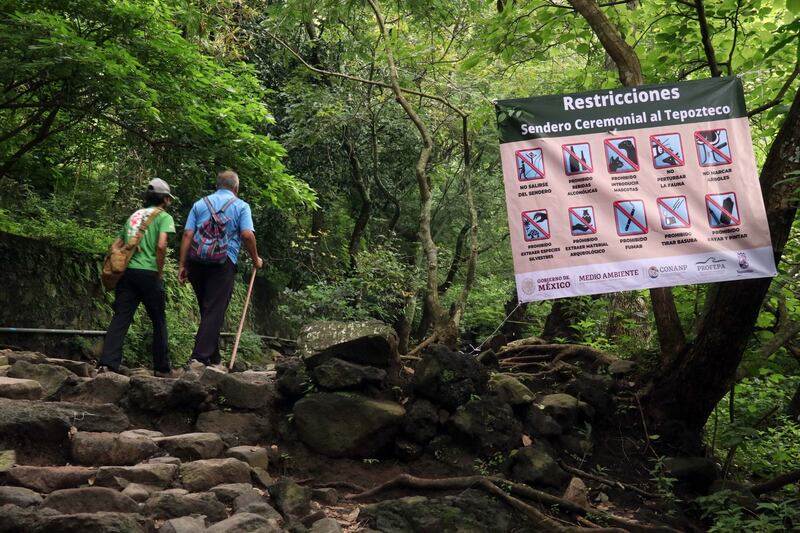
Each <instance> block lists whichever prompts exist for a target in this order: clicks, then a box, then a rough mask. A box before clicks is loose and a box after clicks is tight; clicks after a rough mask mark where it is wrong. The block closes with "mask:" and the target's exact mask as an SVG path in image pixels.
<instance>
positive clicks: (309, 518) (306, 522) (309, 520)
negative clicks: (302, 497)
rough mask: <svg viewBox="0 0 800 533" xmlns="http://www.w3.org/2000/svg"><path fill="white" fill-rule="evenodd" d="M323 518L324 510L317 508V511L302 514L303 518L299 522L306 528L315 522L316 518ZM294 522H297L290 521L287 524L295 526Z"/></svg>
mask: <svg viewBox="0 0 800 533" xmlns="http://www.w3.org/2000/svg"><path fill="white" fill-rule="evenodd" d="M323 518H325V512H324V511H322V510H319V511H314V512H312V513H310V514H307V515H305V516H304V517H303V518H302V519H301V520H300V524H301V525H302V526H304V527H306V528H309V527H311V525H312V524H313V523H314V522H316V521H318V520H322V519H323ZM296 524H297V522H296V521H292V522H291V523H290V524H289V525H290V528H291V527H292V526H295V525H296Z"/></svg>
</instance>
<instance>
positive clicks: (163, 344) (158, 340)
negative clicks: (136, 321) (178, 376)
mask: <svg viewBox="0 0 800 533" xmlns="http://www.w3.org/2000/svg"><path fill="white" fill-rule="evenodd" d="M140 303H143V304H144V308H145V310H146V311H147V315H148V316H149V317H150V320H151V321H152V322H153V369H154V370H156V371H158V372H169V369H170V365H169V356H168V354H167V313H166V298H165V294H164V284H163V283H162V281H161V280H160V279H158V273H157V272H155V271H152V270H140V269H135V268H129V269H128V270H126V271H125V274H124V275H123V276H122V278H121V279H120V280H119V283H117V288H116V297H115V298H114V318H112V319H111V324H110V325H109V326H108V331H107V332H106V340H105V342H104V343H103V356H102V357H101V358H100V365H101V366H107V367H108V368H110V369H112V370H114V371H117V370H119V365H120V364H121V363H122V344H123V342H124V341H125V334H126V333H128V327H130V325H131V322H132V321H133V314H134V313H135V312H136V308H137V307H139V304H140Z"/></svg>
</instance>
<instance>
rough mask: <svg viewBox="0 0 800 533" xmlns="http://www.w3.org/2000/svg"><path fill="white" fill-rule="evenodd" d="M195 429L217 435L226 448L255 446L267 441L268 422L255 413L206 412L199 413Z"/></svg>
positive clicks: (268, 435)
mask: <svg viewBox="0 0 800 533" xmlns="http://www.w3.org/2000/svg"><path fill="white" fill-rule="evenodd" d="M196 427H197V429H198V430H200V431H207V432H210V433H217V434H218V435H219V436H220V437H221V438H222V440H223V441H224V442H225V444H226V445H228V446H236V445H239V444H257V443H259V442H264V441H267V440H269V438H270V437H271V436H272V431H271V428H270V424H269V422H268V421H267V420H266V419H265V418H264V417H262V416H258V415H256V414H255V413H231V412H228V411H207V412H205V413H200V416H199V417H198V418H197V424H196Z"/></svg>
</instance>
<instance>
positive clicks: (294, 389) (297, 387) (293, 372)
mask: <svg viewBox="0 0 800 533" xmlns="http://www.w3.org/2000/svg"><path fill="white" fill-rule="evenodd" d="M275 369H276V370H277V372H278V377H277V379H276V380H275V385H276V386H277V388H278V392H279V393H280V394H281V396H283V397H284V398H286V399H287V400H290V401H295V400H297V399H299V398H302V397H303V395H304V394H305V393H306V391H308V389H309V388H310V386H311V378H310V377H309V375H308V372H307V371H306V365H305V363H303V361H302V360H300V359H297V358H292V359H287V360H285V361H282V362H280V363H278V364H277V365H275Z"/></svg>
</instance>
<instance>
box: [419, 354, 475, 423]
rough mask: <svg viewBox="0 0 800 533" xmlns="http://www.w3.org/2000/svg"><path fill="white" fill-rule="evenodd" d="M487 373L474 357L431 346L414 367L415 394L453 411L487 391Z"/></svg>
mask: <svg viewBox="0 0 800 533" xmlns="http://www.w3.org/2000/svg"><path fill="white" fill-rule="evenodd" d="M488 381H489V372H488V371H487V370H486V368H484V366H483V365H481V364H480V363H479V362H477V361H476V360H475V358H474V357H472V356H470V355H466V354H462V353H458V352H452V351H450V350H448V349H447V348H446V347H444V346H432V347H431V348H429V349H428V351H427V352H426V353H425V355H424V356H423V357H422V360H421V361H420V362H419V364H418V365H417V367H416V368H415V373H414V381H413V385H414V391H415V392H416V393H417V394H419V395H420V396H423V397H425V398H428V399H429V400H431V401H432V402H434V403H436V404H438V405H441V406H442V407H445V408H447V409H450V410H453V409H456V408H457V407H458V406H459V405H463V404H465V403H467V402H468V401H469V399H470V398H471V397H473V396H475V395H480V394H482V393H483V392H484V391H485V390H486V384H487V383H488Z"/></svg>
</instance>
